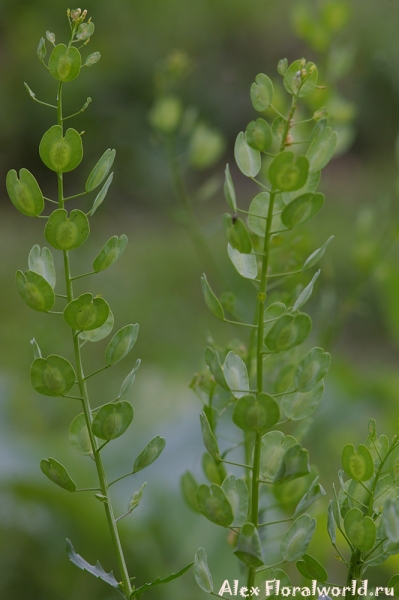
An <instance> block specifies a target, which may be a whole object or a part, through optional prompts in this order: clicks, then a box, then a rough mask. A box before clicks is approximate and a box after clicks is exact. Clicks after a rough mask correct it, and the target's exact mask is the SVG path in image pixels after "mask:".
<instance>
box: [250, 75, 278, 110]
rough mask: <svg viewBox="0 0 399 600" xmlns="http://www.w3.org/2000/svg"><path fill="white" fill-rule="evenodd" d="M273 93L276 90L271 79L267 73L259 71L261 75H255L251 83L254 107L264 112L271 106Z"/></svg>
mask: <svg viewBox="0 0 399 600" xmlns="http://www.w3.org/2000/svg"><path fill="white" fill-rule="evenodd" d="M273 93H274V90H273V83H272V81H271V79H270V78H269V77H268V76H267V75H264V74H263V73H259V75H257V76H256V77H255V81H254V83H253V84H252V85H251V91H250V95H251V100H252V106H253V107H254V109H255V110H257V111H258V112H263V111H264V110H266V109H267V108H269V106H270V104H271V103H272V101H273Z"/></svg>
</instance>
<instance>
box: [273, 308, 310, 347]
mask: <svg viewBox="0 0 399 600" xmlns="http://www.w3.org/2000/svg"><path fill="white" fill-rule="evenodd" d="M311 329H312V321H311V319H310V317H309V316H308V315H306V314H304V313H299V314H297V315H295V316H294V315H283V316H282V317H280V318H279V319H278V320H277V321H276V322H275V323H274V325H273V327H272V328H271V329H270V331H269V332H268V334H267V335H266V338H265V344H266V346H267V347H268V348H269V349H270V350H272V351H273V352H285V351H287V350H290V349H291V348H294V347H295V346H298V345H299V344H302V342H304V341H305V340H306V338H307V337H308V335H309V334H310V331H311Z"/></svg>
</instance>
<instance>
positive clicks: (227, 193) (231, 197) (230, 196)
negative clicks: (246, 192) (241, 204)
mask: <svg viewBox="0 0 399 600" xmlns="http://www.w3.org/2000/svg"><path fill="white" fill-rule="evenodd" d="M223 191H224V197H225V198H226V202H227V204H228V205H229V206H230V208H231V209H232V210H233V211H234V212H236V211H237V200H236V192H235V189H234V183H233V180H232V178H231V174H230V167H229V165H228V164H227V165H226V170H225V180H224V187H223Z"/></svg>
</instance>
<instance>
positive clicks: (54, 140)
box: [39, 125, 83, 173]
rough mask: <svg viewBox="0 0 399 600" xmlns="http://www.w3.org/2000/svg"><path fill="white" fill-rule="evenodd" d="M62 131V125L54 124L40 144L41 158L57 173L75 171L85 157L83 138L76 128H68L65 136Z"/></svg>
mask: <svg viewBox="0 0 399 600" xmlns="http://www.w3.org/2000/svg"><path fill="white" fill-rule="evenodd" d="M62 133H63V132H62V127H61V125H53V126H52V127H50V129H49V130H48V131H46V133H45V134H44V135H43V137H42V139H41V141H40V145H39V154H40V158H41V159H42V161H43V162H44V164H45V165H46V167H48V168H49V169H51V170H52V171H55V172H56V173H67V172H68V171H73V170H74V169H76V167H77V166H78V165H79V164H80V162H81V160H82V158H83V146H82V138H81V136H80V134H79V133H78V132H77V131H76V129H67V130H66V133H65V136H63V135H62Z"/></svg>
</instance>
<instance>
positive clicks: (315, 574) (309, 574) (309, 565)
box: [296, 554, 328, 583]
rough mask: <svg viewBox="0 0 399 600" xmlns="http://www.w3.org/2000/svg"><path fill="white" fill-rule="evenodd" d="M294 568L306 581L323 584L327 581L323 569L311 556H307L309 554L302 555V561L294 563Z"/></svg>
mask: <svg viewBox="0 0 399 600" xmlns="http://www.w3.org/2000/svg"><path fill="white" fill-rule="evenodd" d="M296 567H297V569H298V571H299V572H300V574H301V575H303V576H304V577H305V578H306V579H311V580H313V581H314V580H316V581H320V582H321V583H324V582H325V581H327V579H328V574H327V571H326V570H325V568H324V567H323V566H322V565H321V564H320V563H319V561H318V560H316V559H315V558H313V556H309V554H304V555H303V556H302V560H299V561H298V562H297V563H296Z"/></svg>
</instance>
